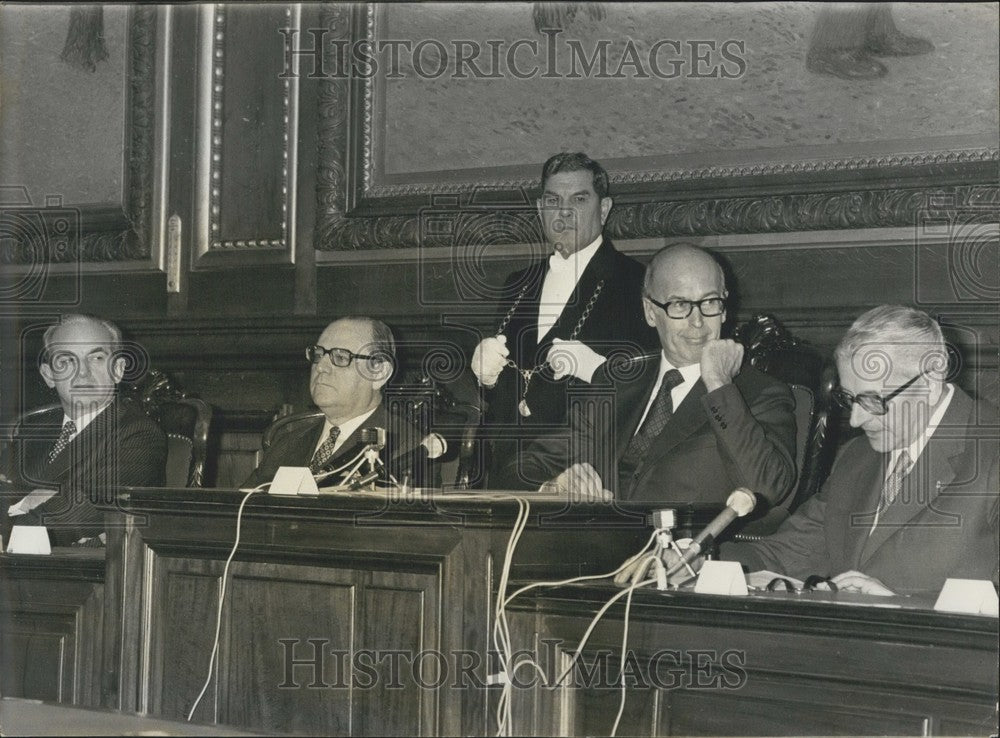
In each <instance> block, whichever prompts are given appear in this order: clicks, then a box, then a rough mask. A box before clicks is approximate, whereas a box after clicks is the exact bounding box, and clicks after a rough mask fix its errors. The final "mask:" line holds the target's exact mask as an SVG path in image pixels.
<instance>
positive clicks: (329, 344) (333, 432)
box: [243, 317, 434, 487]
mask: <svg viewBox="0 0 1000 738" xmlns="http://www.w3.org/2000/svg"><path fill="white" fill-rule="evenodd" d="M305 358H306V360H307V361H308V362H309V367H310V368H309V394H310V395H311V396H312V399H313V402H314V403H316V406H317V407H318V408H319V409H320V410H322V411H323V416H322V417H318V418H315V419H314V420H312V421H310V422H308V423H303V424H301V425H299V426H297V427H295V428H293V429H291V430H289V431H288V432H287V433H284V434H283V435H281V436H280V437H279V438H278V439H276V440H275V442H274V443H273V444H272V445H271V447H270V448H269V449H268V450H267V451H266V453H265V455H264V458H263V459H262V460H261V462H260V464H259V465H258V467H257V468H256V469H255V470H254V472H253V474H251V475H250V478H249V479H247V480H246V482H244V483H243V486H244V487H255V486H257V485H258V484H261V483H262V482H267V481H269V480H271V479H273V478H274V475H275V473H276V472H277V471H278V468H279V467H282V466H296V467H308V468H309V469H310V471H312V473H313V474H322V473H325V472H328V471H331V470H334V469H336V468H337V467H338V466H339V465H340V464H341V463H342V462H344V461H346V460H348V459H350V458H352V457H354V456H356V455H357V453H358V452H359V451H360V450H361V449H362V448H363V446H364V445H365V444H364V443H363V442H362V439H361V435H362V430H363V429H375V428H381V429H383V430H384V431H385V448H384V449H382V451H381V454H380V456H381V458H382V461H383V462H384V463H385V464H386V468H387V469H388V471H389V472H390V473H392V474H393V476H395V477H396V478H397V480H401V479H402V477H404V476H409V478H410V479H411V481H412V483H413V484H414V485H415V486H420V485H422V484H425V483H432V482H433V481H434V480H432V479H426V478H425V476H426V472H427V470H426V469H421V468H418V467H420V466H421V465H420V464H416V461H417V460H418V456H417V455H416V454H414V453H413V452H414V450H415V449H416V448H417V447H418V446H420V444H421V441H422V440H423V439H422V434H421V432H420V430H419V429H418V428H416V427H415V426H414V425H413V424H412V423H409V422H408V421H406V420H405V419H403V418H399V417H396V416H395V415H394V414H392V413H390V412H389V410H388V409H387V408H386V406H385V403H384V401H383V388H384V387H385V384H386V382H388V381H389V378H390V377H391V376H392V373H393V370H394V368H395V363H396V343H395V340H394V339H393V336H392V331H390V330H389V327H388V326H387V325H386V324H385V323H383V322H382V321H380V320H375V319H373V318H367V317H347V318H341V319H339V320H335V321H333V322H332V323H330V324H329V325H328V326H327V327H326V328H325V329H324V330H323V332H322V333H321V334H320V336H319V338H318V339H316V343H315V344H312V345H310V346H307V347H306V349H305ZM401 465H405V466H406V467H407V468H401Z"/></svg>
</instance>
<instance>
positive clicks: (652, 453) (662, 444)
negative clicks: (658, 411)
mask: <svg viewBox="0 0 1000 738" xmlns="http://www.w3.org/2000/svg"><path fill="white" fill-rule="evenodd" d="M705 394H706V390H705V383H704V382H702V381H701V378H699V379H698V381H697V382H695V383H694V386H693V387H691V389H690V391H689V392H688V393H687V395H686V396H685V397H684V399H683V400H681V404H680V406H679V407H678V408H677V409H676V410H674V412H673V414H672V415H671V416H670V420H668V421H667V424H666V426H664V428H663V430H662V431H660V434H659V435H658V436H657V437H656V439H655V440H654V441H653V445H652V446H650V448H649V451H648V452H647V453H646V458H645V459H643V461H642V465H641V467H640V469H641V471H640V473H639V476H638V478H637V479H636V483H635V486H636V487H638V486H639V485H641V484H642V483H643V481H644V479H645V477H646V476H647V475H648V474H651V473H652V471H653V469H654V468H655V466H656V465H655V464H650V463H647V462H648V461H649V460H655V459H660V458H663V457H664V456H666V455H667V454H669V453H670V452H671V450H673V448H674V447H675V446H676V445H677V444H679V443H681V442H682V441H684V440H685V439H687V438H689V437H690V436H692V435H693V434H694V433H695V432H697V431H698V429H699V428H701V427H703V426H705V425H706V424H707V423H708V418H707V417H706V415H705V411H704V409H703V408H702V406H701V398H702V397H704V396H705Z"/></svg>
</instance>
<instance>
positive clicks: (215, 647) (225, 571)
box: [187, 482, 270, 722]
mask: <svg viewBox="0 0 1000 738" xmlns="http://www.w3.org/2000/svg"><path fill="white" fill-rule="evenodd" d="M267 486H270V482H265V483H264V484H260V485H258V486H256V487H254V488H253V489H252V490H250V491H249V492H247V494H246V496H244V498H243V502H241V503H240V509H239V511H237V513H236V539H235V540H234V541H233V548H232V550H231V551H230V552H229V558H227V559H226V565H225V566H224V567H223V568H222V581H221V582H220V586H219V611H218V614H217V616H216V620H215V640H214V642H213V644H212V656H211V658H210V659H209V661H208V675H207V676H206V677H205V684H204V685H203V686H202V688H201V692H199V693H198V697H197V698H196V699H195V701H194V704H193V705H192V706H191V711H190V712H188V716H187V721H188V722H191V718H192V717H193V716H194V711H195V710H196V709H198V704H199V703H200V702H201V698H202V697H204V696H205V690H207V689H208V685H209V684H211V683H212V672H213V670H214V669H215V657H216V655H217V654H218V653H219V633H220V631H221V630H222V605H223V603H224V602H225V599H226V579H227V577H228V575H229V564H230V563H231V562H232V560H233V556H234V555H235V554H236V547H237V546H239V545H240V528H241V525H242V522H243V507H244V506H245V505H246V504H247V500H249V499H250V497H251V496H252V495H255V494H257V493H258V492H263V491H264V488H265V487H267Z"/></svg>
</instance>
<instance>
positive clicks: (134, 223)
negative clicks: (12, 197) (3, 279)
mask: <svg viewBox="0 0 1000 738" xmlns="http://www.w3.org/2000/svg"><path fill="white" fill-rule="evenodd" d="M157 24H158V10H157V8H156V6H152V5H136V6H133V7H131V8H130V9H129V12H128V30H127V38H128V48H127V50H126V54H125V66H126V70H125V79H126V82H125V84H126V87H127V89H126V91H125V99H126V101H127V103H126V105H127V115H126V124H125V146H124V148H123V150H122V166H123V168H124V172H125V181H124V183H123V187H122V192H123V197H122V200H121V201H120V202H108V203H100V204H97V205H87V206H79V207H77V206H64V205H62V204H61V203H50V202H46V203H31V204H30V205H29V204H28V203H24V204H23V205H24V206H23V207H22V203H18V202H5V203H3V205H4V207H3V208H0V228H2V234H0V236H2V237H0V263H3V264H4V265H7V266H10V267H14V268H21V269H23V268H25V267H27V268H29V269H37V270H42V271H47V269H48V267H50V266H52V265H60V264H68V265H72V264H75V265H79V264H81V263H86V262H99V263H101V262H132V263H135V262H143V261H147V262H148V261H149V260H150V259H152V258H153V254H152V246H151V235H152V208H153V196H154V193H153V180H154V166H155V161H154V149H155V136H154V128H155V96H156V87H155V86H156V51H157V50H156V43H157ZM109 112H110V111H109Z"/></svg>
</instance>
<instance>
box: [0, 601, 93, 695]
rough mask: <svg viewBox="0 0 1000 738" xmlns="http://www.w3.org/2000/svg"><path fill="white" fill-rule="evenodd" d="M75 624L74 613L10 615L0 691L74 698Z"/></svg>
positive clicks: (10, 693)
mask: <svg viewBox="0 0 1000 738" xmlns="http://www.w3.org/2000/svg"><path fill="white" fill-rule="evenodd" d="M75 625H76V618H74V617H73V616H72V615H65V616H63V617H59V616H54V615H51V614H40V613H19V614H17V615H14V616H11V617H9V619H7V620H6V623H5V627H4V633H3V682H2V684H0V691H2V692H3V694H5V695H8V696H11V697H30V698H31V699H36V700H46V701H49V702H63V701H64V700H65V701H72V699H71V697H70V695H72V691H73V652H74V647H75V646H76V638H75V631H76V628H75ZM64 695H65V696H64Z"/></svg>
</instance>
